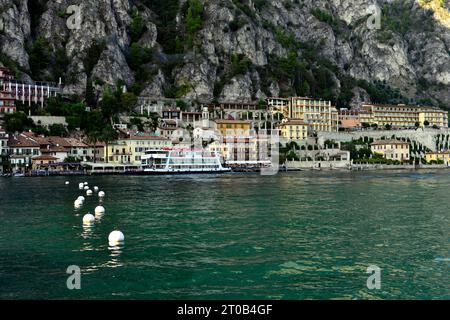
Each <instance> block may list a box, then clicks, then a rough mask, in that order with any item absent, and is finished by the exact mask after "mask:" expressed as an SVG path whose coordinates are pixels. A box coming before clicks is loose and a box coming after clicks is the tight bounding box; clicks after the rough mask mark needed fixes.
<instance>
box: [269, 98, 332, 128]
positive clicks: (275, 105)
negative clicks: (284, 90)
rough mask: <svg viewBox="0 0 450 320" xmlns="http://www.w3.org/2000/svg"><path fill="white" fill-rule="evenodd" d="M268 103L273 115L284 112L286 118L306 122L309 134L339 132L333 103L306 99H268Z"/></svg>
mask: <svg viewBox="0 0 450 320" xmlns="http://www.w3.org/2000/svg"><path fill="white" fill-rule="evenodd" d="M266 101H267V104H268V106H269V108H270V109H271V111H272V112H273V113H276V112H282V113H283V114H284V116H285V118H289V119H296V120H302V121H303V122H305V123H306V124H307V125H308V131H309V132H311V131H317V132H319V131H324V132H335V131H338V128H339V116H338V111H337V109H336V108H335V107H334V106H332V105H331V101H322V100H315V99H311V98H305V97H292V98H268V99H267V100H266Z"/></svg>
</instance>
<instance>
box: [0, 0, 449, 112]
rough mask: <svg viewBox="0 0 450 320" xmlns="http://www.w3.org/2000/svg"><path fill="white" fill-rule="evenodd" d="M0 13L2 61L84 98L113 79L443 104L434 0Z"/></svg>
mask: <svg viewBox="0 0 450 320" xmlns="http://www.w3.org/2000/svg"><path fill="white" fill-rule="evenodd" d="M68 8H69V10H68ZM376 8H378V9H380V12H381V25H380V26H381V28H380V29H377V28H369V26H370V24H369V26H368V20H370V19H372V20H370V21H369V22H373V21H376V20H373V16H372V14H373V13H374V12H375V11H376V10H375V9H376ZM0 17H1V20H0V21H1V22H0V44H1V48H0V49H1V54H0V61H1V62H2V64H3V65H6V66H9V67H12V68H14V69H15V70H16V71H17V73H18V74H20V75H21V77H22V78H24V79H28V78H29V77H31V78H33V79H36V80H37V79H44V80H52V81H57V80H58V78H59V77H62V78H63V81H64V83H65V84H66V89H65V90H66V91H67V92H68V93H78V94H82V95H86V98H87V99H88V101H89V99H91V100H95V99H96V98H97V97H98V95H99V93H101V92H102V90H103V89H104V88H105V86H107V85H110V86H113V85H117V83H118V82H123V83H126V84H127V85H128V87H129V88H130V90H132V91H133V92H135V93H136V94H142V95H148V96H167V97H176V98H186V99H190V100H196V101H211V100H220V101H256V100H259V99H262V98H264V97H266V96H269V95H275V96H278V95H282V96H283V95H308V96H314V97H320V98H324V99H331V100H333V102H334V103H336V104H337V105H338V106H339V107H347V106H349V105H356V104H357V103H358V102H360V101H363V100H365V101H368V100H371V101H373V102H392V103H396V102H413V103H427V104H434V105H441V106H444V107H448V106H450V92H449V90H448V89H449V85H450V18H449V17H450V15H449V4H448V1H443V0H399V1H395V0H329V1H326V0H271V1H270V0H189V1H187V0H141V1H138V0H135V1H131V0H55V1H45V0H29V1H26V0H14V1H12V0H0ZM2 26H3V27H2Z"/></svg>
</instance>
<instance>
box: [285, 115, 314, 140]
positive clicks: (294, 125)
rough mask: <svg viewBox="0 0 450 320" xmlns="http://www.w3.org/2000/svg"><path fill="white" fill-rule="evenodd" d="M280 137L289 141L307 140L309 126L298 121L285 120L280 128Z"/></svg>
mask: <svg viewBox="0 0 450 320" xmlns="http://www.w3.org/2000/svg"><path fill="white" fill-rule="evenodd" d="M278 128H279V129H280V136H281V137H282V138H285V139H288V140H306V139H307V138H308V125H307V124H306V123H305V122H304V121H302V120H297V119H285V120H283V121H282V123H281V124H280V125H279V126H278Z"/></svg>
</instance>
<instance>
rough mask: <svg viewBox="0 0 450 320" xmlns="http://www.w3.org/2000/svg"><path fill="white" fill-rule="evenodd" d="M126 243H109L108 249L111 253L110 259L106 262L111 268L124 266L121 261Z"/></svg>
mask: <svg viewBox="0 0 450 320" xmlns="http://www.w3.org/2000/svg"><path fill="white" fill-rule="evenodd" d="M124 246H125V243H118V244H116V245H112V244H109V246H108V250H109V251H110V254H109V258H110V259H109V261H108V262H107V263H106V266H107V267H109V268H118V267H121V266H123V263H122V262H121V261H120V256H121V254H122V252H123V249H124Z"/></svg>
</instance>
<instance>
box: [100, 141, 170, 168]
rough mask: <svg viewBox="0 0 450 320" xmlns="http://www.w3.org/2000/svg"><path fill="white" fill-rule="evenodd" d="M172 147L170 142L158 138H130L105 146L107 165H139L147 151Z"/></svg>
mask: <svg viewBox="0 0 450 320" xmlns="http://www.w3.org/2000/svg"><path fill="white" fill-rule="evenodd" d="M170 147H172V142H171V141H170V140H169V139H167V138H164V137H159V136H130V137H129V138H127V139H119V140H117V141H114V142H113V143H110V144H108V145H107V146H105V149H106V150H105V155H106V157H107V159H108V162H109V163H113V164H131V165H140V164H141V157H142V156H143V155H144V154H145V152H146V151H147V150H155V149H156V150H160V149H164V148H170Z"/></svg>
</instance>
